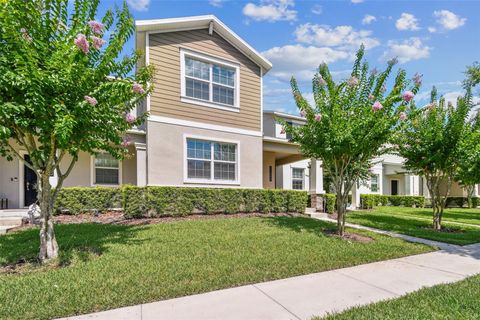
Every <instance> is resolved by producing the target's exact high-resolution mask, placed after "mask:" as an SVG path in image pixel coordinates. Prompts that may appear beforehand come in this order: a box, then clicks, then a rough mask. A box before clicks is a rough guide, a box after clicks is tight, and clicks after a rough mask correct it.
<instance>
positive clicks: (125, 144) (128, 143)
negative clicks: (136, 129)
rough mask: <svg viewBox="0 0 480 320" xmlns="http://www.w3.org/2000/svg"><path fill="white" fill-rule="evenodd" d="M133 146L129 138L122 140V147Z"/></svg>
mask: <svg viewBox="0 0 480 320" xmlns="http://www.w3.org/2000/svg"><path fill="white" fill-rule="evenodd" d="M130 144H131V140H130V138H129V137H124V138H123V140H122V147H128V146H129V145H130Z"/></svg>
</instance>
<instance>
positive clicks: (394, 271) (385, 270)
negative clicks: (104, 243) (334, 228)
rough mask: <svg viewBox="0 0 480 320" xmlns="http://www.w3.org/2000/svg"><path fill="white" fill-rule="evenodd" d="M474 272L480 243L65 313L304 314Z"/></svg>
mask: <svg viewBox="0 0 480 320" xmlns="http://www.w3.org/2000/svg"><path fill="white" fill-rule="evenodd" d="M476 273H480V244H476V245H470V246H465V247H457V246H452V247H448V248H447V249H444V250H441V251H437V252H432V253H426V254H420V255H416V256H410V257H404V258H399V259H394V260H387V261H381V262H375V263H370V264H365V265H360V266H356V267H350V268H344V269H338V270H332V271H327V272H320V273H315V274H309V275H305V276H299V277H293V278H288V279H282V280H277V281H270V282H264V283H259V284H254V285H247V286H242V287H237V288H231V289H225V290H218V291H213V292H208V293H204V294H198V295H193V296H187V297H182V298H177V299H171V300H165V301H159V302H154V303H148V304H143V305H137V306H131V307H126V308H121V309H115V310H110V311H105V312H100V313H95V314H90V315H83V316H78V317H71V318H67V319H75V320H84V319H102V320H103V319H104V320H107V319H112V320H113V319H115V320H120V319H134V320H140V319H143V320H151V319H169V320H175V319H219V320H220V319H221V320H228V319H242V320H245V319H275V320H280V319H310V318H311V317H312V316H323V315H325V314H326V313H329V312H335V311H341V310H345V309H348V308H351V307H353V306H356V305H363V304H368V303H372V302H376V301H380V300H385V299H391V298H397V297H399V296H401V295H404V294H406V293H409V292H412V291H415V290H418V289H420V288H422V287H430V286H433V285H436V284H441V283H449V282H455V281H459V280H462V279H464V278H465V277H467V276H470V275H473V274H476Z"/></svg>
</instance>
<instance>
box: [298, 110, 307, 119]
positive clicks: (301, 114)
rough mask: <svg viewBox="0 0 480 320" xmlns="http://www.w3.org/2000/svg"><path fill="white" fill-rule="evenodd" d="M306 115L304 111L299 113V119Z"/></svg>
mask: <svg viewBox="0 0 480 320" xmlns="http://www.w3.org/2000/svg"><path fill="white" fill-rule="evenodd" d="M306 115H307V113H306V112H305V111H304V110H302V111H300V117H304V118H305V116H306Z"/></svg>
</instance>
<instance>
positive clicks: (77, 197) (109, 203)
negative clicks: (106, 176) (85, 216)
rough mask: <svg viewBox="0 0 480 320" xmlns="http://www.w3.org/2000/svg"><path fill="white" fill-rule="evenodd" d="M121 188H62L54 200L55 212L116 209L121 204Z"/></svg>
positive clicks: (74, 212)
mask: <svg viewBox="0 0 480 320" xmlns="http://www.w3.org/2000/svg"><path fill="white" fill-rule="evenodd" d="M121 200H122V195H121V189H119V188H109V187H92V188H79V187H78V188H77V187H75V188H63V189H61V190H60V192H59V194H58V197H57V201H56V202H55V212H57V213H59V212H62V213H70V214H79V213H82V212H86V211H92V210H98V211H100V212H104V211H107V210H109V209H118V208H121V206H122V201H121Z"/></svg>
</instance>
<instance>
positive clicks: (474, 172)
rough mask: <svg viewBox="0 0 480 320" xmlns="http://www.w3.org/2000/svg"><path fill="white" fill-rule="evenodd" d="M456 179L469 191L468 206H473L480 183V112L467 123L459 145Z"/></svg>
mask: <svg viewBox="0 0 480 320" xmlns="http://www.w3.org/2000/svg"><path fill="white" fill-rule="evenodd" d="M455 180H456V181H458V183H459V184H460V185H461V186H462V187H464V188H465V190H466V191H467V203H468V207H469V208H472V204H473V201H472V198H473V196H474V194H475V187H476V185H477V184H480V113H477V114H476V115H474V117H473V118H472V119H471V120H470V121H469V123H467V126H466V128H465V133H464V135H463V138H462V140H461V142H460V145H459V152H458V158H457V171H456V173H455Z"/></svg>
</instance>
